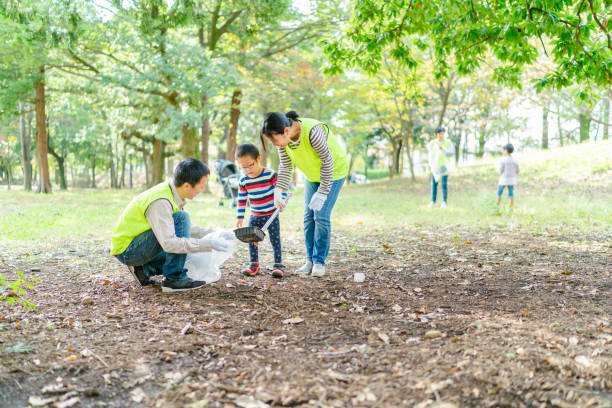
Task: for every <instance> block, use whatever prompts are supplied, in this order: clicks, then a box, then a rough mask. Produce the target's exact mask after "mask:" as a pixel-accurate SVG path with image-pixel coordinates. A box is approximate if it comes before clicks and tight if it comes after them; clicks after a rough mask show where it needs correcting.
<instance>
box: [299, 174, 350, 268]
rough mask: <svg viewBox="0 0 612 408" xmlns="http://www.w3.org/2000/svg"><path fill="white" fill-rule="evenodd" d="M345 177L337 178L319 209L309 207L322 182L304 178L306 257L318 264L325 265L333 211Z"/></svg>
mask: <svg viewBox="0 0 612 408" xmlns="http://www.w3.org/2000/svg"><path fill="white" fill-rule="evenodd" d="M344 179H345V178H342V179H340V180H335V181H334V182H333V183H332V186H331V190H330V192H329V194H327V200H325V203H324V204H323V208H321V209H320V210H319V211H312V210H311V209H310V208H308V204H310V199H311V198H312V196H313V195H314V193H316V191H317V190H318V189H319V185H320V184H321V183H313V182H310V181H308V180H306V179H304V204H305V206H304V239H305V241H306V259H308V260H309V261H312V262H313V263H316V264H322V265H325V259H327V254H329V243H330V241H331V223H330V218H331V212H332V210H333V208H334V204H336V199H338V193H340V189H341V188H342V186H343V184H344Z"/></svg>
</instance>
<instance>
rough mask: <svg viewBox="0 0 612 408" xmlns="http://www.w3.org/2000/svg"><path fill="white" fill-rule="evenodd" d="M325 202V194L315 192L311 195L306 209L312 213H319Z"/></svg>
mask: <svg viewBox="0 0 612 408" xmlns="http://www.w3.org/2000/svg"><path fill="white" fill-rule="evenodd" d="M325 200H327V194H322V193H319V192H318V191H317V192H316V193H314V194H313V195H312V198H311V199H310V204H308V208H310V209H311V210H312V211H319V210H320V209H321V208H323V204H325Z"/></svg>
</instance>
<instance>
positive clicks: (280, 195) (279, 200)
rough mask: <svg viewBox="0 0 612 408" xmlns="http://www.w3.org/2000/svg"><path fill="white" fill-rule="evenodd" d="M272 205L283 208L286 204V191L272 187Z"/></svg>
mask: <svg viewBox="0 0 612 408" xmlns="http://www.w3.org/2000/svg"><path fill="white" fill-rule="evenodd" d="M274 205H275V206H276V208H285V206H286V205H287V193H285V192H284V191H283V190H281V189H280V188H275V189H274Z"/></svg>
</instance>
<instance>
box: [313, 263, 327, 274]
mask: <svg viewBox="0 0 612 408" xmlns="http://www.w3.org/2000/svg"><path fill="white" fill-rule="evenodd" d="M323 275H325V265H323V264H314V265H313V266H312V276H316V277H321V276H323Z"/></svg>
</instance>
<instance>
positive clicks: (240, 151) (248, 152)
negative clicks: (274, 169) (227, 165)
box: [236, 143, 259, 159]
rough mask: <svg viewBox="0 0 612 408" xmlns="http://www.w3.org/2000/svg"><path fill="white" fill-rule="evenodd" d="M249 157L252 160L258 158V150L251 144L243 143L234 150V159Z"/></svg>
mask: <svg viewBox="0 0 612 408" xmlns="http://www.w3.org/2000/svg"><path fill="white" fill-rule="evenodd" d="M244 156H249V157H251V158H253V159H257V158H258V157H259V149H258V148H257V146H255V145H254V144H253V143H243V144H241V145H238V147H237V148H236V158H237V159H239V158H241V157H244Z"/></svg>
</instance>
